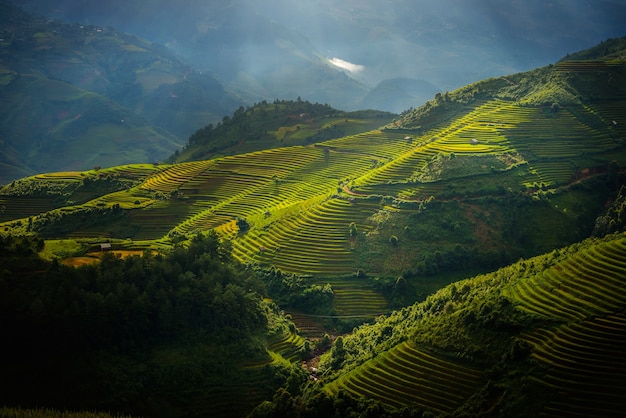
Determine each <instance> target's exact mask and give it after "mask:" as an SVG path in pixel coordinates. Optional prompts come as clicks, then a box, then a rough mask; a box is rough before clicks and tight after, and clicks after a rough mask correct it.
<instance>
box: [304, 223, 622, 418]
mask: <svg viewBox="0 0 626 418" xmlns="http://www.w3.org/2000/svg"><path fill="white" fill-rule="evenodd" d="M625 280H626V238H625V237H624V233H620V234H615V235H612V236H609V237H607V238H605V239H602V240H588V241H586V242H583V243H580V244H575V245H574V246H571V247H569V248H565V249H561V250H557V251H555V252H553V253H551V254H546V255H543V256H539V257H535V258H531V259H528V260H523V261H520V262H518V263H517V264H514V265H512V266H509V267H506V268H504V269H502V270H499V271H496V272H494V273H491V274H488V275H484V276H477V277H475V278H472V279H468V280H465V281H461V282H458V283H455V284H453V285H451V286H448V287H446V288H444V289H442V290H441V291H439V292H437V293H436V294H435V295H433V296H431V297H429V298H428V299H427V300H426V301H425V302H422V303H420V304H416V305H414V306H412V307H409V308H406V309H404V310H402V311H400V312H395V313H393V314H391V315H390V316H389V317H387V318H384V317H383V318H379V320H378V321H377V323H376V324H373V325H365V326H363V327H361V328H359V329H358V330H355V332H353V333H352V334H351V335H349V336H346V337H344V338H343V340H342V343H341V349H338V348H337V347H333V349H332V350H331V351H330V352H329V353H328V354H327V355H326V356H325V357H324V358H323V359H322V362H321V363H320V373H321V376H322V379H321V381H320V383H319V386H318V387H317V389H315V390H318V389H319V390H322V391H323V392H325V393H326V394H327V395H328V396H330V397H332V398H335V399H336V398H338V397H343V398H345V396H346V395H347V394H349V395H350V396H352V397H355V398H356V399H361V400H365V399H367V400H376V401H378V402H380V403H381V404H383V405H384V406H385V408H386V409H387V410H388V411H396V412H397V411H400V410H402V409H403V408H404V410H409V411H414V412H415V411H421V412H422V413H426V412H428V413H433V414H449V415H446V416H468V415H469V416H476V415H474V414H478V413H479V412H480V413H484V414H486V416H550V417H552V416H554V417H562V416H572V417H574V416H575V417H579V416H580V417H583V416H585V417H589V416H621V415H622V414H623V411H624V407H626V400H625V399H624V396H623V394H624V391H625V390H626V384H625V383H624V382H625V380H624V377H625V376H626V363H625V362H624V357H623V353H624V350H625V349H626V317H625V316H624V309H625V308H626V287H625V286H624V284H625ZM308 396H310V395H308ZM304 398H305V399H307V397H306V396H305V397H304ZM495 411H498V412H495Z"/></svg>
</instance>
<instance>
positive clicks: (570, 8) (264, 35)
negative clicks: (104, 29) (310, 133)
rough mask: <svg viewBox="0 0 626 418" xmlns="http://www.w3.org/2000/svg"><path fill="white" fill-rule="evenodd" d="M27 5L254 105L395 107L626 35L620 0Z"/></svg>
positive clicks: (69, 0)
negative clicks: (154, 54) (155, 56)
mask: <svg viewBox="0 0 626 418" xmlns="http://www.w3.org/2000/svg"><path fill="white" fill-rule="evenodd" d="M20 4H22V6H23V7H25V8H27V9H29V10H33V11H35V12H38V13H41V14H44V15H46V16H52V17H55V18H59V19H62V20H64V21H68V22H81V23H90V24H94V25H103V26H112V27H115V28H118V29H119V30H123V31H127V32H131V33H135V34H137V35H139V36H142V37H145V38H146V39H149V40H151V41H154V42H158V43H162V44H164V45H167V46H168V47H170V48H171V49H173V50H174V51H176V52H178V53H180V54H181V55H182V56H184V57H185V58H186V59H188V60H189V62H190V63H192V64H193V65H194V66H196V67H198V68H201V69H205V70H210V71H212V72H214V74H215V75H216V76H217V77H218V78H219V79H220V80H222V81H223V82H224V83H225V84H227V85H229V86H231V87H232V88H234V89H236V90H238V91H239V92H240V93H241V94H242V96H243V97H245V98H247V99H249V100H252V101H257V100H258V99H261V98H263V99H274V98H280V99H293V98H295V97H297V96H302V97H303V98H306V99H307V100H310V101H319V102H328V103H329V104H330V105H331V106H334V107H337V108H340V109H343V110H354V109H356V108H364V107H372V108H377V109H380V110H388V111H394V112H400V111H402V110H405V109H407V108H408V107H416V106H419V105H420V104H421V103H422V102H423V101H425V100H427V99H429V98H431V97H432V95H433V90H436V89H439V90H442V91H445V90H452V89H455V88H458V87H461V86H463V85H465V84H468V83H471V82H474V81H477V80H480V79H483V78H486V77H490V76H497V75H503V74H508V73H513V72H519V71H525V70H529V69H532V68H535V67H538V66H542V65H546V64H548V63H551V62H554V61H556V60H557V59H560V58H562V57H563V56H564V55H566V54H567V53H571V52H574V51H578V50H581V49H584V48H589V47H591V46H593V45H595V44H596V43H598V42H600V41H602V40H604V39H606V38H608V37H618V36H623V22H624V21H626V4H624V3H623V2H620V1H615V0H600V1H594V2H592V3H590V2H588V1H582V0H573V1H565V0H559V1H550V2H545V1H539V0H532V1H518V0H515V1H507V2H498V1H492V0H478V1H472V2H466V1H460V0H444V1H438V2H436V3H433V2H429V1H416V0H398V1H393V2H390V1H387V0H375V1H366V2H362V1H350V0H348V1H330V0H307V1H298V2H292V1H287V0H264V1H261V2H258V1H251V0H236V1H229V2H219V1H214V0H212V1H211V0H209V1H207V0H190V1H186V2H184V4H180V3H174V2H169V1H165V0H144V1H140V2H137V1H135V2H131V3H129V2H126V1H121V0H109V1H105V2H102V1H80V0H58V1H44V0H24V1H21V2H20ZM342 71H343V73H345V75H346V76H347V77H342V73H341V72H342ZM338 73H339V74H338ZM415 80H423V81H425V82H427V83H430V84H425V83H424V84H423V85H422V88H420V89H414V88H413V89H411V88H409V89H407V90H408V92H407V93H408V94H407V95H405V96H402V97H399V98H398V99H397V100H396V101H389V100H384V99H379V97H378V96H377V95H375V94H374V95H372V94H369V93H371V91H372V89H374V88H375V87H376V86H377V85H378V84H379V83H381V82H384V83H385V86H390V85H399V86H401V87H403V86H405V85H408V86H414V85H415ZM338 90H340V91H338ZM368 94H369V95H368Z"/></svg>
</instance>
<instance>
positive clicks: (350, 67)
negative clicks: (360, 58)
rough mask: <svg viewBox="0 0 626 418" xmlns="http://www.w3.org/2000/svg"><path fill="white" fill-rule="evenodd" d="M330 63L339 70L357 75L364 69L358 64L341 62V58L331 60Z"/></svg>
mask: <svg viewBox="0 0 626 418" xmlns="http://www.w3.org/2000/svg"><path fill="white" fill-rule="evenodd" d="M329 61H330V63H331V64H333V65H334V66H335V67H338V68H341V69H342V70H346V71H350V72H351V73H358V72H360V71H363V70H364V69H365V66H363V65H359V64H353V63H351V62H348V61H345V60H342V59H341V58H331V59H330V60H329Z"/></svg>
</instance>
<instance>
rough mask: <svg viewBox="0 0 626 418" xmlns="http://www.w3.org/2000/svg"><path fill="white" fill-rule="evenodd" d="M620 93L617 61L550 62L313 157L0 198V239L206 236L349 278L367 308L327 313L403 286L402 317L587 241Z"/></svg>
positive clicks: (616, 170) (248, 252)
mask: <svg viewBox="0 0 626 418" xmlns="http://www.w3.org/2000/svg"><path fill="white" fill-rule="evenodd" d="M598 62H604V64H602V65H601V64H598ZM590 68H594V70H593V71H591V70H590ZM608 79H610V80H611V83H612V85H613V86H614V88H612V89H605V88H601V87H598V89H597V90H594V89H593V88H592V87H593V86H596V85H597V86H600V85H603V83H606V82H607V80H608ZM624 86H626V66H625V64H624V59H623V58H615V57H613V56H612V57H611V58H610V59H607V60H606V61H602V59H594V60H593V61H589V63H586V61H580V60H578V61H575V62H574V61H563V62H560V63H558V64H557V65H555V66H549V67H546V68H542V69H538V70H534V71H531V72H529V73H523V74H515V75H511V76H508V77H503V78H499V79H490V80H485V81H483V82H479V83H475V84H472V85H470V86H467V87H465V88H462V89H459V90H457V91H455V92H451V93H446V94H444V95H437V96H436V97H435V98H434V99H433V100H432V101H430V102H428V103H426V104H425V105H424V106H422V107H420V108H418V109H416V110H414V111H411V112H406V113H405V114H403V115H402V117H400V118H399V119H397V120H396V121H394V122H393V123H392V124H390V125H387V126H384V127H381V128H379V129H374V130H370V131H368V132H364V133H356V134H351V135H347V136H343V137H340V138H335V139H330V140H327V141H324V142H319V143H316V144H311V145H304V144H303V145H294V146H283V147H278V148H272V149H267V150H256V151H251V152H247V153H242V154H237V155H231V156H222V157H216V158H213V159H209V160H199V161H188V162H180V163H177V164H154V165H149V166H148V165H127V166H123V167H113V168H107V169H99V170H91V171H87V172H81V173H75V172H72V173H51V174H42V175H38V176H34V177H28V178H24V179H21V180H18V181H15V182H12V183H11V184H8V185H6V186H5V187H3V188H2V189H0V205H1V206H0V220H1V221H2V223H1V224H0V229H1V230H2V231H4V232H6V233H17V234H21V233H27V234H28V233H36V234H39V235H41V236H42V237H45V238H47V239H59V238H73V239H76V240H78V241H80V240H81V239H82V238H85V239H86V238H89V239H91V240H92V242H93V240H97V239H100V240H105V241H108V242H111V243H113V245H114V247H120V248H124V249H132V248H133V247H138V248H142V249H143V248H147V247H150V246H152V247H153V248H161V247H162V246H168V245H171V244H172V243H173V242H177V241H181V240H185V239H186V237H189V236H191V235H193V234H196V233H198V232H206V231H208V230H211V229H215V230H216V231H218V232H219V233H220V234H222V236H223V237H224V239H229V240H230V241H231V242H232V245H233V251H234V256H235V257H236V258H237V259H239V260H240V261H242V262H244V263H249V264H254V265H257V266H260V267H262V268H269V267H271V266H273V267H274V268H276V269H279V270H281V271H283V272H287V273H294V274H298V275H306V276H307V277H312V282H316V281H317V282H321V283H324V282H325V281H327V278H329V277H335V276H336V277H347V276H350V275H354V277H355V278H354V280H353V283H352V285H351V286H348V287H345V286H344V287H343V289H346V288H347V289H350V291H352V290H355V291H356V289H369V290H367V292H369V293H368V294H369V295H371V297H369V296H367V297H365V296H364V297H363V298H362V299H363V301H371V304H369V303H368V302H364V304H363V306H361V307H359V308H358V309H354V308H353V307H351V306H350V304H351V303H352V302H350V297H347V296H345V295H342V292H341V291H340V289H339V288H338V289H337V290H338V292H337V294H336V297H337V299H336V305H337V306H336V309H337V313H338V314H339V313H343V314H346V315H352V314H355V315H361V314H366V313H367V314H368V315H372V316H374V315H377V314H378V313H380V312H381V311H384V310H385V307H386V306H387V305H386V304H385V303H384V302H383V298H382V294H381V290H380V289H372V288H371V283H370V282H369V281H368V280H369V279H372V278H375V277H387V278H394V279H395V278H397V277H403V278H404V279H406V280H407V283H408V284H407V286H408V287H407V291H405V292H402V293H403V294H405V295H406V296H407V298H406V299H404V301H403V302H402V303H406V301H407V300H408V301H413V300H415V299H416V298H423V297H424V295H425V294H426V293H428V292H429V290H428V289H430V287H429V285H427V284H426V279H425V277H432V276H437V277H438V275H440V276H441V275H444V277H443V278H440V279H437V280H440V282H439V283H443V284H445V283H448V282H449V281H451V279H449V278H447V276H445V275H446V274H448V273H450V272H453V271H463V270H465V269H468V268H470V269H475V270H476V269H477V270H482V271H485V270H488V269H493V268H494V267H498V266H501V265H505V264H506V263H509V262H511V261H514V260H517V259H519V257H528V256H532V255H536V254H540V253H542V252H546V251H550V250H552V249H553V248H556V247H559V246H563V245H567V244H569V243H572V242H576V241H578V240H580V239H583V238H584V237H586V236H588V235H589V233H590V232H591V228H592V224H593V220H594V219H595V218H596V217H597V216H598V215H599V214H600V213H601V212H602V210H603V208H604V205H605V203H606V202H607V200H609V199H611V198H612V197H613V196H614V195H615V193H616V191H617V189H618V186H619V184H620V182H622V177H623V167H624V166H625V165H626V139H625V138H626V137H625V135H626V131H625V130H624V129H625V127H626V120H624V119H623V115H624V113H623V112H621V110H622V109H625V108H626V87H624ZM281 103H282V102H281ZM281 103H276V104H275V106H278V105H281ZM268 106H272V105H268ZM251 111H252V110H247V111H246V110H245V109H244V110H240V111H239V113H238V115H239V116H237V117H240V118H244V116H245V114H246V112H251ZM255 112H256V110H255ZM237 117H234V118H233V120H235V119H237ZM229 123H231V122H229ZM225 124H226V121H225ZM303 126H304V125H303ZM216 129H217V128H216ZM302 129H304V128H302ZM291 131H293V130H291ZM291 131H290V132H291ZM296 131H297V129H296V130H295V131H293V132H291V134H294V135H295V132H296ZM229 132H230V134H232V132H233V131H232V130H231V131H229ZM284 133H285V135H287V131H285V132H284ZM198 135H200V134H198ZM203 135H204V134H203ZM242 138H243V137H242ZM202 141H203V140H200V139H198V142H199V143H201V142H202ZM297 141H299V139H298V140H297ZM205 146H206V144H204V145H203V147H205ZM202 149H204V148H202ZM193 150H194V146H193V144H191V143H190V144H189V147H188V148H187V149H186V151H185V155H188V154H189V155H191V154H193V152H194V151H193ZM88 247H89V246H87V245H83V248H85V249H84V250H83V252H84V251H88ZM390 292H391V290H389V291H388V292H387V294H386V297H387V298H389V297H390V296H389V295H390ZM397 293H398V292H396V294H397ZM398 297H399V296H398ZM357 311H358V312H357Z"/></svg>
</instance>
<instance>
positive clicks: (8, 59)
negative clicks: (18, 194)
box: [0, 1, 240, 183]
mask: <svg viewBox="0 0 626 418" xmlns="http://www.w3.org/2000/svg"><path fill="white" fill-rule="evenodd" d="M0 7H1V10H2V17H1V18H0V23H1V25H2V41H0V44H1V45H2V48H0V63H1V65H0V80H1V82H0V91H1V93H2V96H3V101H2V104H1V105H0V138H1V140H2V144H1V146H2V147H3V153H2V163H3V166H4V167H6V169H3V170H2V171H0V183H6V182H7V181H10V180H13V179H15V178H17V177H21V176H23V175H24V173H29V174H33V173H37V172H43V171H55V170H85V169H89V168H91V167H93V166H95V165H99V166H102V165H115V164H124V163H127V162H131V161H132V162H155V161H160V160H161V159H163V158H165V157H166V156H167V155H169V154H171V153H172V152H173V151H174V150H175V149H176V148H178V147H179V144H181V143H182V142H183V138H186V137H187V136H188V135H189V134H191V133H192V132H193V131H194V130H195V129H197V127H198V126H202V125H204V124H206V123H207V121H212V120H213V121H214V120H219V118H221V116H222V115H223V114H224V113H226V112H229V111H231V110H232V109H233V108H235V107H236V106H237V105H239V104H240V102H239V101H238V99H236V98H234V96H232V95H231V94H230V93H227V92H226V91H225V90H224V89H223V87H222V86H221V84H220V83H219V82H217V81H216V80H215V79H214V78H212V77H211V76H209V75H206V74H201V73H198V72H196V71H193V70H192V69H191V68H190V67H189V66H188V65H186V64H184V63H182V62H181V61H180V60H179V59H178V58H176V57H175V56H174V55H173V54H172V53H171V52H170V51H168V50H167V49H165V48H163V47H159V46H156V45H152V44H150V43H148V42H147V41H144V40H141V39H138V38H136V37H134V36H131V35H128V34H124V33H121V32H118V31H116V30H114V29H112V28H106V29H105V28H101V27H95V26H83V25H77V24H74V25H68V24H63V23H60V22H56V21H51V20H47V19H44V18H39V17H35V16H32V15H29V14H26V13H24V12H23V11H21V10H20V9H19V8H17V7H15V6H12V5H11V4H10V3H8V2H7V1H3V2H2V3H0ZM14 173H15V174H14ZM16 174H17V175H16Z"/></svg>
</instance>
